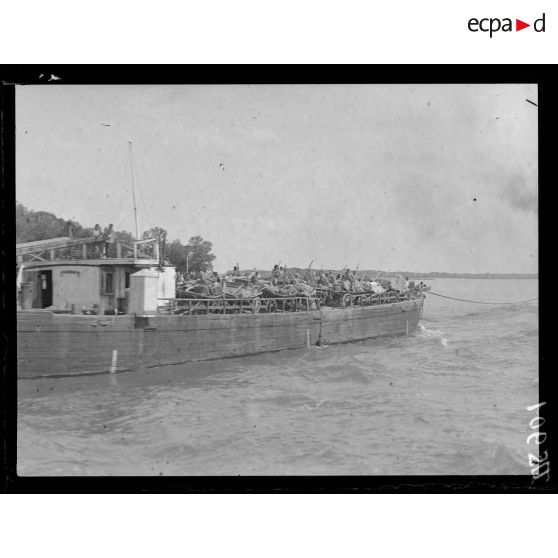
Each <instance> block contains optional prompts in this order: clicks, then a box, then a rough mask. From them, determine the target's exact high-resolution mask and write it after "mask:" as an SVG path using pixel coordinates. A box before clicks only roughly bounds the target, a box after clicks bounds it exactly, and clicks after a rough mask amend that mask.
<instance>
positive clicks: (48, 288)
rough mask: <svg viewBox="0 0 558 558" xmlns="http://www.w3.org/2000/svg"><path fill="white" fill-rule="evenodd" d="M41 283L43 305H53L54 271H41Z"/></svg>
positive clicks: (43, 306) (45, 306)
mask: <svg viewBox="0 0 558 558" xmlns="http://www.w3.org/2000/svg"><path fill="white" fill-rule="evenodd" d="M39 285H40V287H41V307H42V308H47V307H48V306H52V271H50V270H47V271H41V272H39Z"/></svg>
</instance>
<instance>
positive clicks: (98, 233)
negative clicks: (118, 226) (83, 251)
mask: <svg viewBox="0 0 558 558" xmlns="http://www.w3.org/2000/svg"><path fill="white" fill-rule="evenodd" d="M93 236H94V238H95V239H96V240H98V241H99V242H98V244H95V250H96V251H97V254H98V255H99V256H100V257H101V258H110V257H112V256H113V254H112V245H113V244H114V241H115V239H116V232H115V230H114V226H113V224H112V223H111V224H110V225H109V226H108V227H106V228H105V230H104V231H103V229H101V226H100V225H99V224H96V225H95V227H94V228H93Z"/></svg>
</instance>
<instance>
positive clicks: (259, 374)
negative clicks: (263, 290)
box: [17, 279, 538, 475]
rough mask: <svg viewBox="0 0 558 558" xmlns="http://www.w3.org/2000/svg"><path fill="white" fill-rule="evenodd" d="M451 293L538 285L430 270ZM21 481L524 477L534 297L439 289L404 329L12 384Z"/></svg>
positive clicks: (508, 291)
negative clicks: (401, 333) (416, 323)
mask: <svg viewBox="0 0 558 558" xmlns="http://www.w3.org/2000/svg"><path fill="white" fill-rule="evenodd" d="M430 284H431V285H432V290H433V291H435V292H440V293H443V294H447V295H450V296H455V297H458V298H469V299H474V300H484V301H516V300H523V299H529V298H533V297H537V296H538V283H537V281H534V280H484V279H438V280H434V281H432V282H431V283H430ZM18 391H19V393H18V466H17V470H18V474H20V475H239V474H240V475H303V474H310V475H322V474H328V475H352V474H354V475H411V474H413V475H428V474H435V475H443V474H457V475H459V474H529V472H530V471H529V467H528V458H527V456H528V453H529V451H530V449H531V451H532V448H529V446H527V445H526V443H525V440H526V437H527V436H528V435H529V434H530V433H531V431H530V429H529V420H530V419H531V418H532V416H533V414H532V413H529V412H528V411H526V409H525V407H526V406H528V405H533V404H534V403H537V402H538V303H537V302H528V303H523V304H515V305H509V306H489V305H480V304H470V303H464V302H456V301H452V300H447V299H443V298H438V297H435V296H432V295H430V296H428V298H427V300H426V301H425V309H424V315H423V320H422V321H421V325H420V327H419V329H418V330H417V331H416V332H415V333H413V334H410V335H409V336H405V337H399V338H394V339H380V340H368V341H363V342H359V343H349V344H345V345H331V346H327V347H325V348H321V349H320V348H311V349H301V350H296V351H283V352H280V353H273V354H266V355H259V356H252V357H244V358H236V359H226V360H222V361H213V362H206V363H195V364H187V365H180V366H168V367H164V368H158V369H151V370H149V371H137V372H128V373H122V374H116V375H104V376H91V377H84V378H57V379H51V380H45V379H41V380H20V381H19V385H18Z"/></svg>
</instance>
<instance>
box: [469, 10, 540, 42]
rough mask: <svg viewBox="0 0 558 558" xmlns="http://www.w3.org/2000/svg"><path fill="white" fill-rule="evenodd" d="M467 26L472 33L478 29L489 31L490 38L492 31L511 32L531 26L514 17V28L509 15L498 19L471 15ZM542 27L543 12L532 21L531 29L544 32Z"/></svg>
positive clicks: (484, 31)
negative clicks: (478, 17) (479, 17)
mask: <svg viewBox="0 0 558 558" xmlns="http://www.w3.org/2000/svg"><path fill="white" fill-rule="evenodd" d="M467 27H468V28H469V31H472V32H473V33H477V32H478V31H482V32H483V33H490V35H489V36H490V38H492V35H493V34H494V33H497V32H498V31H503V32H511V31H514V30H515V31H521V30H522V29H526V28H527V27H531V24H530V23H525V22H524V21H521V20H520V19H516V20H515V29H514V27H513V23H512V18H509V17H505V18H503V19H500V18H498V17H485V18H482V19H477V18H475V17H472V18H471V19H470V20H469V22H468V24H467ZM544 27H545V14H543V15H542V16H541V17H540V18H539V19H536V20H535V21H534V22H533V29H534V30H535V31H536V32H537V33H544V31H545V29H544Z"/></svg>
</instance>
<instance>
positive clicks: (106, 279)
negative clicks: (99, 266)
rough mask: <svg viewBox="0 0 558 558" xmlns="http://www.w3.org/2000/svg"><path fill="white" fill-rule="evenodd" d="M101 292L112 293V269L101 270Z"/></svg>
mask: <svg viewBox="0 0 558 558" xmlns="http://www.w3.org/2000/svg"><path fill="white" fill-rule="evenodd" d="M101 294H109V295H111V294H114V273H113V272H112V271H103V275H102V277H101Z"/></svg>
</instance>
